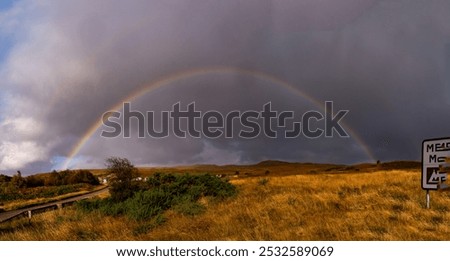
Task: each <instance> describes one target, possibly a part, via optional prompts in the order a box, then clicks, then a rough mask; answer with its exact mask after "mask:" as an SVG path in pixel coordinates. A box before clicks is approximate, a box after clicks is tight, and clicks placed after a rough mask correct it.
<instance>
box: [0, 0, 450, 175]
mask: <svg viewBox="0 0 450 261" xmlns="http://www.w3.org/2000/svg"><path fill="white" fill-rule="evenodd" d="M32 2H33V1H28V0H24V1H21V2H19V3H17V4H16V5H15V8H14V9H13V10H10V11H9V12H8V13H7V14H6V15H4V14H3V15H2V16H0V20H1V21H2V24H4V23H3V20H5V19H6V21H8V23H7V24H8V25H7V29H8V30H6V29H4V28H6V26H2V29H1V30H0V32H1V33H2V34H6V33H5V32H6V31H7V34H13V37H14V39H15V45H14V47H13V49H12V51H11V53H10V54H9V59H8V60H7V61H5V63H4V64H3V65H2V66H1V68H2V70H1V76H2V78H3V79H5V81H4V83H2V87H1V88H2V90H1V91H2V94H1V95H0V97H1V98H2V101H3V104H4V105H2V106H0V110H1V115H0V131H1V132H2V138H1V140H0V170H1V171H2V172H3V171H5V172H8V171H15V168H22V169H27V170H29V171H30V172H32V171H43V170H49V169H50V168H54V167H58V165H57V164H56V163H55V161H58V160H61V159H63V158H64V157H65V156H67V155H68V154H69V152H70V150H71V148H72V147H73V146H74V145H75V144H76V143H77V142H78V140H79V139H80V138H81V137H82V135H83V134H84V133H85V132H86V131H87V129H88V128H89V127H90V126H91V125H92V124H93V123H94V122H96V121H97V120H98V119H99V118H100V117H101V115H102V114H103V113H104V112H105V111H106V110H108V109H109V108H111V107H112V106H113V105H114V104H116V103H117V102H119V101H120V100H121V99H122V98H123V97H126V96H127V95H129V94H130V93H132V92H133V91H135V90H137V89H139V88H140V87H141V86H143V85H145V84H147V83H150V82H153V81H155V80H156V79H161V78H164V76H166V75H171V74H173V73H176V72H180V71H183V70H188V69H191V68H198V67H210V66H230V67H237V68H245V69H249V70H257V71H261V72H264V73H267V74H271V75H274V76H276V77H278V78H280V79H283V80H285V81H287V82H289V83H291V84H292V85H293V86H295V87H296V88H298V89H299V90H301V91H303V92H305V93H308V94H310V95H311V96H312V97H315V99H317V100H318V101H320V102H323V101H325V100H333V101H335V104H336V106H337V107H339V108H340V109H348V110H350V113H349V114H348V116H347V117H346V119H345V121H346V123H347V125H348V126H350V127H351V128H352V129H353V130H354V132H355V133H357V134H359V135H360V136H361V138H362V140H364V142H365V143H366V144H367V145H368V146H369V147H370V149H371V150H372V152H373V154H374V155H375V157H376V158H378V159H381V160H396V159H412V160H418V159H419V158H420V142H421V140H422V139H424V138H429V137H435V136H448V134H447V133H448V132H449V130H450V122H449V121H445V120H443V119H445V118H448V111H449V106H450V102H449V98H450V91H449V88H448V86H449V85H448V84H449V82H450V80H448V75H449V74H450V71H449V70H450V69H449V65H448V61H449V59H450V58H449V54H448V51H446V50H448V44H449V43H450V14H449V13H448V12H447V11H446V10H449V7H450V3H449V2H448V1H444V0H430V1H419V0H409V1H406V0H403V1H400V0H399V1H373V0H364V1H356V0H346V1H343V2H340V3H339V5H338V4H337V3H335V2H334V1H331V0H328V1H313V0H305V1H282V2H279V1H270V0H265V1H200V0H189V1H127V2H124V1H94V2H93V1H42V2H40V3H38V4H36V3H34V4H31V3H32ZM5 17H7V18H5ZM446 46H447V47H446ZM446 48H447V49H446ZM215 77H216V76H211V75H209V76H204V77H196V78H192V79H187V80H185V81H182V82H179V83H177V84H173V86H168V87H165V88H163V89H161V90H158V91H155V92H153V93H151V94H149V95H146V96H144V97H142V98H141V99H139V100H137V101H135V103H133V104H136V106H137V107H139V108H140V109H142V110H148V109H155V110H159V109H165V108H166V107H167V106H170V105H171V104H172V103H171V102H173V101H178V100H181V101H186V102H189V101H196V102H198V104H200V105H202V108H203V109H205V110H206V109H212V108H215V109H218V110H222V111H229V110H233V109H241V108H242V109H244V108H260V107H261V105H262V104H264V103H265V102H267V100H272V102H273V103H274V104H276V105H277V106H279V107H280V108H283V109H289V108H293V109H295V110H298V111H300V112H301V111H304V110H307V109H311V108H313V107H315V105H314V104H311V103H309V102H308V101H305V100H304V99H302V98H300V97H292V93H289V92H287V91H285V90H282V89H281V88H280V87H279V86H274V84H271V83H269V82H264V81H261V80H258V79H255V78H252V77H249V76H248V75H240V74H236V75H222V76H221V77H222V78H220V77H219V78H217V77H216V78H215ZM198 85H200V86H198ZM205 85H213V86H211V88H206V87H205ZM212 97H215V99H216V100H214V99H212ZM33 122H35V123H33ZM27 124H28V125H30V124H31V125H33V126H31V127H29V126H27ZM21 126H22V129H21ZM24 126H25V127H24ZM24 144H26V146H25V145H24ZM12 148H16V151H15V150H14V149H12ZM24 148H26V150H25V149H24ZM19 152H20V153H19ZM33 155H38V156H33ZM110 155H118V156H127V157H130V158H131V159H134V160H135V161H136V162H137V163H139V164H189V163H202V162H203V163H210V162H213V163H228V162H232V163H236V162H256V161H259V160H262V159H268V158H276V159H281V160H283V159H284V160H292V161H293V160H295V161H317V162H341V163H356V162H361V161H367V160H371V159H368V157H367V156H366V155H364V151H363V150H362V148H361V145H360V144H358V141H357V140H356V139H355V138H350V139H318V140H305V139H299V140H295V141H292V140H285V139H277V140H267V139H265V138H258V139H254V140H250V141H245V140H239V139H235V140H226V139H218V140H204V139H202V140H195V139H186V140H180V139H177V138H173V137H171V138H167V139H162V140H152V139H147V140H137V139H129V140H126V141H125V140H104V139H101V138H99V137H98V135H94V136H93V138H92V139H91V141H90V142H89V143H88V144H86V146H84V147H83V149H82V151H81V152H80V155H79V157H80V158H79V160H78V161H77V164H78V165H77V166H79V167H83V166H89V167H94V166H100V165H101V164H102V162H103V159H104V158H105V157H107V156H110ZM32 156H33V157H32ZM22 158H25V159H26V160H23V159H22ZM2 162H3V163H2ZM12 163H14V164H12ZM55 164H56V165H55Z"/></svg>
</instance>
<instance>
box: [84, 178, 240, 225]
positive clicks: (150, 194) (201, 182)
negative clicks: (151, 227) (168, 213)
mask: <svg viewBox="0 0 450 261" xmlns="http://www.w3.org/2000/svg"><path fill="white" fill-rule="evenodd" d="M139 188H140V189H141V190H138V191H134V192H133V196H130V197H129V198H128V199H126V200H125V201H117V200H115V199H112V198H109V199H102V200H99V199H96V200H89V201H82V202H79V203H77V207H78V208H79V209H80V210H81V211H94V210H99V211H100V212H101V213H103V214H105V215H109V216H119V215H125V216H127V217H128V218H130V219H133V220H151V219H152V218H155V217H158V216H161V215H162V213H163V212H164V211H165V210H167V209H170V208H173V209H174V210H175V211H177V212H179V213H182V214H185V215H198V214H200V213H202V212H204V211H205V206H203V205H202V204H200V203H199V202H198V200H199V199H200V198H202V197H208V198H213V199H224V198H226V197H230V196H233V195H235V194H236V188H235V187H234V186H233V185H232V184H230V183H229V182H228V181H225V180H222V179H220V178H218V177H216V176H212V175H209V174H204V175H189V174H184V175H173V174H161V173H156V174H155V175H153V176H152V177H150V178H149V179H148V181H147V182H146V183H144V185H140V186H139ZM142 229H143V230H145V228H142Z"/></svg>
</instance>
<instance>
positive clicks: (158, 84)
mask: <svg viewBox="0 0 450 261" xmlns="http://www.w3.org/2000/svg"><path fill="white" fill-rule="evenodd" d="M227 73H228V74H240V75H247V76H251V77H255V78H257V79H260V80H264V81H268V82H270V83H273V84H275V85H278V86H281V87H283V88H285V89H288V90H290V91H292V92H293V93H295V94H296V95H298V96H300V97H302V98H304V99H306V100H308V101H309V102H311V103H313V104H314V105H316V106H317V107H318V108H321V107H322V106H323V104H321V103H320V102H319V101H317V100H316V99H314V98H313V97H311V96H309V95H308V94H306V93H304V92H302V91H300V90H298V89H296V88H295V87H294V86H293V85H292V84H290V83H288V82H286V81H284V80H282V79H280V78H277V77H275V76H273V75H270V74H267V73H263V72H260V71H254V70H247V69H241V68H235V67H207V68H196V69H191V70H186V71H181V72H178V73H174V74H170V75H168V76H165V77H162V78H161V79H158V80H156V81H154V82H151V83H149V84H146V85H144V86H142V87H141V88H139V89H138V90H136V91H134V92H132V93H130V94H129V95H128V96H126V97H125V98H124V99H122V100H120V101H119V102H118V103H116V104H115V105H114V106H113V107H111V109H109V110H108V111H119V110H120V109H121V108H122V105H123V103H125V102H131V101H133V100H135V99H137V98H139V97H141V96H143V95H145V94H147V93H149V92H151V91H154V90H156V89H159V88H162V87H164V86H167V85H169V84H173V83H176V82H178V81H182V80H186V79H189V78H192V77H196V76H202V75H207V74H227ZM101 126H102V119H99V120H98V121H96V122H95V123H94V124H92V125H91V126H90V127H89V128H88V130H87V131H86V132H85V134H84V135H83V136H82V138H81V139H80V140H79V141H78V142H77V143H76V144H75V146H73V148H72V149H71V150H70V153H69V155H68V156H67V159H66V160H65V162H64V164H63V166H62V168H63V169H67V168H68V167H69V166H70V163H71V162H72V160H73V158H74V157H76V156H77V154H78V153H79V152H80V150H81V149H82V148H83V147H84V146H85V144H86V143H87V142H88V141H89V139H90V138H91V137H92V136H93V135H94V133H95V132H96V131H97V130H98V129H99V128H100V127H101ZM342 126H343V127H345V129H346V130H347V132H348V134H349V135H350V136H351V137H352V138H353V139H355V140H356V142H357V143H358V144H359V146H361V148H362V149H363V151H364V153H365V154H366V156H368V158H370V159H371V160H372V161H373V160H374V159H375V158H374V156H373V154H372V152H371V151H370V149H369V147H368V146H367V144H366V143H365V142H364V141H363V140H362V139H361V137H360V136H359V135H357V134H356V133H355V131H353V129H352V128H350V127H349V126H348V125H347V124H345V123H343V124H342Z"/></svg>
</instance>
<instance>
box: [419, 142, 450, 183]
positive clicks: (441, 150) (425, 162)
mask: <svg viewBox="0 0 450 261" xmlns="http://www.w3.org/2000/svg"><path fill="white" fill-rule="evenodd" d="M448 169H450V138H440V139H430V140H424V141H423V143H422V189H426V190H438V189H444V188H447V187H448V186H447V184H445V183H446V181H447V171H448Z"/></svg>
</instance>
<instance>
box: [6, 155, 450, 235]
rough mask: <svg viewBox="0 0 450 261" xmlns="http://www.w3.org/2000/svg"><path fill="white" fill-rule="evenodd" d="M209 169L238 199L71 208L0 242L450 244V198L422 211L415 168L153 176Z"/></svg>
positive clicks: (251, 169)
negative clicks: (192, 211) (161, 209)
mask: <svg viewBox="0 0 450 261" xmlns="http://www.w3.org/2000/svg"><path fill="white" fill-rule="evenodd" d="M397 167H398V166H397ZM400 167H404V166H400ZM208 168H209V172H212V173H216V174H217V173H224V174H225V175H227V176H228V177H229V178H230V182H231V183H232V184H234V185H235V186H236V187H237V188H238V191H239V192H238V194H237V196H234V197H232V198H228V199H226V200H224V201H220V202H217V201H211V200H208V199H206V198H205V199H202V200H201V201H200V202H201V203H202V204H203V205H204V206H206V211H205V212H203V213H202V214H198V215H195V216H191V215H183V214H180V213H179V212H177V211H174V210H167V211H166V212H165V213H164V215H163V216H162V217H161V216H159V217H158V218H153V219H151V220H146V221H133V220H129V219H127V218H126V217H111V216H105V215H102V214H100V213H99V212H92V213H84V212H82V211H79V210H77V209H75V208H73V207H71V208H66V209H63V210H61V211H53V212H47V213H43V214H40V215H36V216H35V217H33V220H32V222H30V223H29V222H28V220H25V219H22V220H13V221H10V222H6V223H2V224H0V240H450V226H449V224H450V212H449V209H450V192H449V191H443V192H432V195H431V209H425V192H424V191H423V190H422V189H421V188H420V170H419V169H417V168H416V167H414V168H406V169H405V168H404V169H398V168H397V169H395V168H394V169H393V166H390V167H383V166H373V165H370V166H369V165H367V166H363V165H361V166H352V167H346V166H333V165H315V164H311V165H304V164H283V163H273V162H272V163H270V164H269V163H266V164H260V165H255V166H239V167H238V166H227V167H217V166H210V167H208V166H194V167H183V168H181V170H180V168H178V169H158V171H164V170H165V171H169V172H187V171H190V172H195V170H197V172H203V173H204V172H207V170H208ZM174 170H177V171H174ZM152 171H155V169H144V170H143V173H144V175H149V174H150V173H151V172H152ZM237 172H239V173H237Z"/></svg>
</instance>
